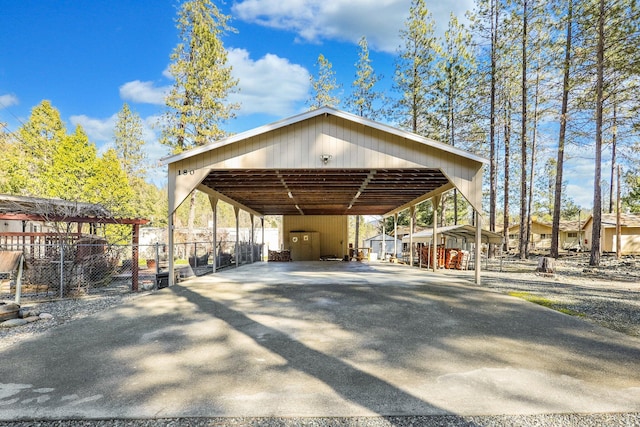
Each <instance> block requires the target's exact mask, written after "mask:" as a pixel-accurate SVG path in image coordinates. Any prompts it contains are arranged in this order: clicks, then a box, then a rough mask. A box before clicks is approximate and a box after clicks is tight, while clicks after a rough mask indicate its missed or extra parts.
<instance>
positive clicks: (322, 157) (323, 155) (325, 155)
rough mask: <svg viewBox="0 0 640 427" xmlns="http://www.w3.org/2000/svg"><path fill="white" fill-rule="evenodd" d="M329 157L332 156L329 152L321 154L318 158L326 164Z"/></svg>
mask: <svg viewBox="0 0 640 427" xmlns="http://www.w3.org/2000/svg"><path fill="white" fill-rule="evenodd" d="M331 157H333V156H332V155H331V154H321V155H320V160H322V163H324V164H325V165H326V164H327V163H329V160H331Z"/></svg>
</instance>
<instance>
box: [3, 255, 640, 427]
mask: <svg viewBox="0 0 640 427" xmlns="http://www.w3.org/2000/svg"><path fill="white" fill-rule="evenodd" d="M536 265H537V260H536V259H531V260H526V261H520V260H516V259H513V258H507V259H503V260H502V262H500V261H493V260H492V261H490V262H489V263H487V264H484V265H483V269H484V270H485V271H483V276H482V287H485V288H487V289H489V290H491V291H494V292H502V293H507V294H513V293H517V294H516V295H515V296H518V297H521V298H526V299H530V300H531V299H535V298H537V299H538V303H543V304H545V305H548V306H550V307H551V308H553V309H556V310H562V311H565V312H567V313H569V314H572V315H576V316H580V317H582V318H583V319H585V320H586V321H589V322H594V323H597V324H599V325H602V326H604V327H607V328H610V329H613V330H616V331H619V332H622V333H625V334H628V335H631V336H635V337H640V259H637V258H625V259H622V260H614V259H610V258H604V259H603V261H602V264H601V267H600V268H591V267H589V266H588V259H587V258H586V256H585V255H580V256H576V257H572V258H567V259H559V260H557V261H556V274H554V275H541V274H536V273H535V267H536ZM142 295H145V293H142V294H137V295H111V296H104V297H91V298H85V299H70V300H63V301H47V302H41V303H36V302H28V301H24V302H23V304H22V306H23V307H29V308H33V309H36V310H38V311H40V312H43V313H45V312H46V313H50V314H52V315H53V319H50V320H40V321H37V322H34V323H30V324H27V325H24V326H20V327H16V328H10V329H2V328H0V351H1V350H3V349H4V348H6V347H8V346H10V345H12V344H14V343H16V342H18V341H20V340H24V339H26V338H29V337H31V336H34V335H36V334H42V333H46V331H47V330H49V329H50V328H52V327H55V326H57V325H60V324H63V323H66V322H69V321H73V320H77V319H82V318H84V317H87V316H91V315H92V314H95V313H98V312H100V311H102V310H106V309H109V308H110V307H113V306H115V305H118V304H121V303H122V302H124V301H126V300H128V299H131V298H138V297H140V296H142ZM2 426H11V427H27V426H33V427H37V426H42V427H53V426H74V427H75V426H78V427H84V426H86V427H106V426H122V427H127V426H131V427H143V426H144V427H159V426H194V427H195V426H197V427H200V426H203V427H204V426H229V427H235V426H278V427H289V426H318V427H324V426H358V427H383V426H384V427H386V426H451V427H457V426H487V427H493V426H496V427H497V426H523V427H525V426H526V427H529V426H531V427H533V426H536V427H537V426H569V427H571V426H586V427H590V426H640V412H637V413H626V414H552V415H549V414H546V415H520V416H478V417H459V416H452V415H451V416H449V415H448V416H423V417H420V416H407V417H371V418H366V417H364V418H363V417H358V418H181V419H145V420H20V421H12V422H2V421H0V427H2Z"/></svg>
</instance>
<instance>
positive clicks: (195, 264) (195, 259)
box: [193, 242, 198, 268]
mask: <svg viewBox="0 0 640 427" xmlns="http://www.w3.org/2000/svg"><path fill="white" fill-rule="evenodd" d="M196 267H198V243H197V242H193V268H196Z"/></svg>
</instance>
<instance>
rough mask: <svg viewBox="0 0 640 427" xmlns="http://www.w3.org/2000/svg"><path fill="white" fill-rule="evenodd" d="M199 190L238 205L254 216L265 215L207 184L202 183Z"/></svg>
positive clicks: (262, 216)
mask: <svg viewBox="0 0 640 427" xmlns="http://www.w3.org/2000/svg"><path fill="white" fill-rule="evenodd" d="M197 190H198V191H202V192H203V193H205V194H207V195H208V196H209V197H216V198H217V199H218V200H222V201H223V202H225V203H228V204H230V205H231V206H237V207H239V208H240V209H242V210H243V211H245V212H249V213H250V214H252V215H254V216H257V217H258V218H264V216H265V215H264V214H263V213H260V212H258V211H256V210H254V209H251V208H250V207H248V206H245V205H243V204H242V203H238V202H237V201H235V200H233V199H232V198H230V197H227V196H225V195H224V194H222V193H219V192H217V191H215V190H213V189H211V188H209V187H207V186H206V185H202V184H201V185H199V186H198V187H197Z"/></svg>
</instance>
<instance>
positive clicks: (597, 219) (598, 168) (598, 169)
mask: <svg viewBox="0 0 640 427" xmlns="http://www.w3.org/2000/svg"><path fill="white" fill-rule="evenodd" d="M604 13H605V0H600V2H599V16H598V35H597V37H598V48H597V52H596V56H597V73H596V74H597V78H596V146H595V150H596V153H595V154H596V161H595V174H594V179H593V181H594V184H593V222H592V226H593V229H592V233H591V255H590V257H589V265H590V266H594V267H597V266H599V265H600V228H601V225H602V190H601V188H600V180H601V176H602V106H603V103H604V96H603V92H604V90H603V87H604Z"/></svg>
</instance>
